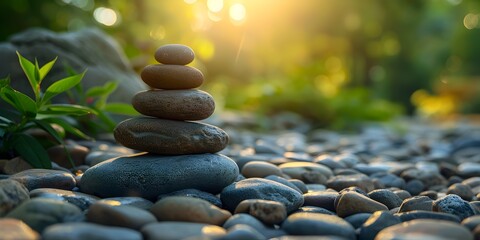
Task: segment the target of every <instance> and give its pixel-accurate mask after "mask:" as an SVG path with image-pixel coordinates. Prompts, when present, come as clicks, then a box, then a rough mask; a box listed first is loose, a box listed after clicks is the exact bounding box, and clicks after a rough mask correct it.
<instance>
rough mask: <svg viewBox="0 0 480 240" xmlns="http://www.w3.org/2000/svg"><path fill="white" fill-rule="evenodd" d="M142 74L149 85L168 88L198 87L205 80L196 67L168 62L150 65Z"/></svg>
mask: <svg viewBox="0 0 480 240" xmlns="http://www.w3.org/2000/svg"><path fill="white" fill-rule="evenodd" d="M140 76H141V77H142V80H143V81H144V82H145V83H146V84H147V85H148V86H150V87H152V88H157V89H166V90H175V89H191V88H197V87H199V86H200V85H202V83H203V80H204V77H203V74H202V72H200V70H198V69H196V68H193V67H189V66H182V65H167V64H153V65H148V66H146V67H145V68H144V69H143V70H142V72H141V73H140Z"/></svg>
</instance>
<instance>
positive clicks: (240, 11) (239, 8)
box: [229, 3, 247, 22]
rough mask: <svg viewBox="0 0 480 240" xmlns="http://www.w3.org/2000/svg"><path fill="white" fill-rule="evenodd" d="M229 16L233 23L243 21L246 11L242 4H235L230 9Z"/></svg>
mask: <svg viewBox="0 0 480 240" xmlns="http://www.w3.org/2000/svg"><path fill="white" fill-rule="evenodd" d="M229 14H230V18H231V19H232V20H233V21H237V22H241V21H243V20H245V17H246V15H247V11H246V10H245V6H244V5H243V4H241V3H235V4H233V5H232V6H231V7H230V12H229Z"/></svg>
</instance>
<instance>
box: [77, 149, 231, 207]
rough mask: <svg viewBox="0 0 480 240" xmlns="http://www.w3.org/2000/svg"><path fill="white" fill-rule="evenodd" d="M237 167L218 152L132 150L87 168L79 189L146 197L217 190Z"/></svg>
mask: <svg viewBox="0 0 480 240" xmlns="http://www.w3.org/2000/svg"><path fill="white" fill-rule="evenodd" d="M237 175H238V167H237V165H236V164H235V162H234V161H233V160H231V159H230V158H228V157H225V156H223V155H219V154H196V155H179V156H160V155H154V154H145V153H141V154H136V155H131V156H125V157H120V158H116V159H111V160H108V161H105V162H103V163H100V164H97V165H95V166H93V167H91V168H89V169H88V170H87V171H86V172H85V173H84V174H83V176H82V180H81V182H80V189H81V191H82V192H84V193H88V194H92V195H95V196H99V197H102V198H103V197H126V196H137V197H143V198H146V199H149V200H152V199H156V198H157V196H158V195H160V194H164V193H169V192H173V191H178V190H181V189H186V188H195V189H198V190H202V191H206V192H210V193H218V192H220V191H221V190H222V189H223V188H224V187H226V186H227V185H229V184H230V183H232V182H233V181H235V179H236V178H237Z"/></svg>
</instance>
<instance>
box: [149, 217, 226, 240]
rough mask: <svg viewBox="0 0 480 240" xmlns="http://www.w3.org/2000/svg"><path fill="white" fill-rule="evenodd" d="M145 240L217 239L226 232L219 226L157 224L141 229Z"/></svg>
mask: <svg viewBox="0 0 480 240" xmlns="http://www.w3.org/2000/svg"><path fill="white" fill-rule="evenodd" d="M141 232H142V235H143V236H144V239H145V240H170V239H205V238H206V239H218V238H220V237H222V236H224V235H225V234H226V233H227V231H226V230H225V229H224V228H222V227H219V226H215V225H210V224H202V223H191V222H169V221H167V222H158V223H150V224H147V225H146V226H145V227H143V228H142V231H141Z"/></svg>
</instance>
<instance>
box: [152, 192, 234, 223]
mask: <svg viewBox="0 0 480 240" xmlns="http://www.w3.org/2000/svg"><path fill="white" fill-rule="evenodd" d="M150 211H151V212H152V213H153V215H155V217H157V219H158V220H159V221H180V222H197V223H206V224H212V225H219V226H221V225H222V224H223V223H224V222H225V221H227V219H228V218H229V217H231V216H232V214H231V213H230V212H228V211H226V210H223V209H221V208H219V207H217V206H215V205H213V204H211V203H210V202H207V201H205V200H203V199H199V198H193V197H180V196H172V197H166V198H162V199H161V200H159V201H158V202H156V203H155V204H154V205H153V206H152V208H150Z"/></svg>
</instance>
